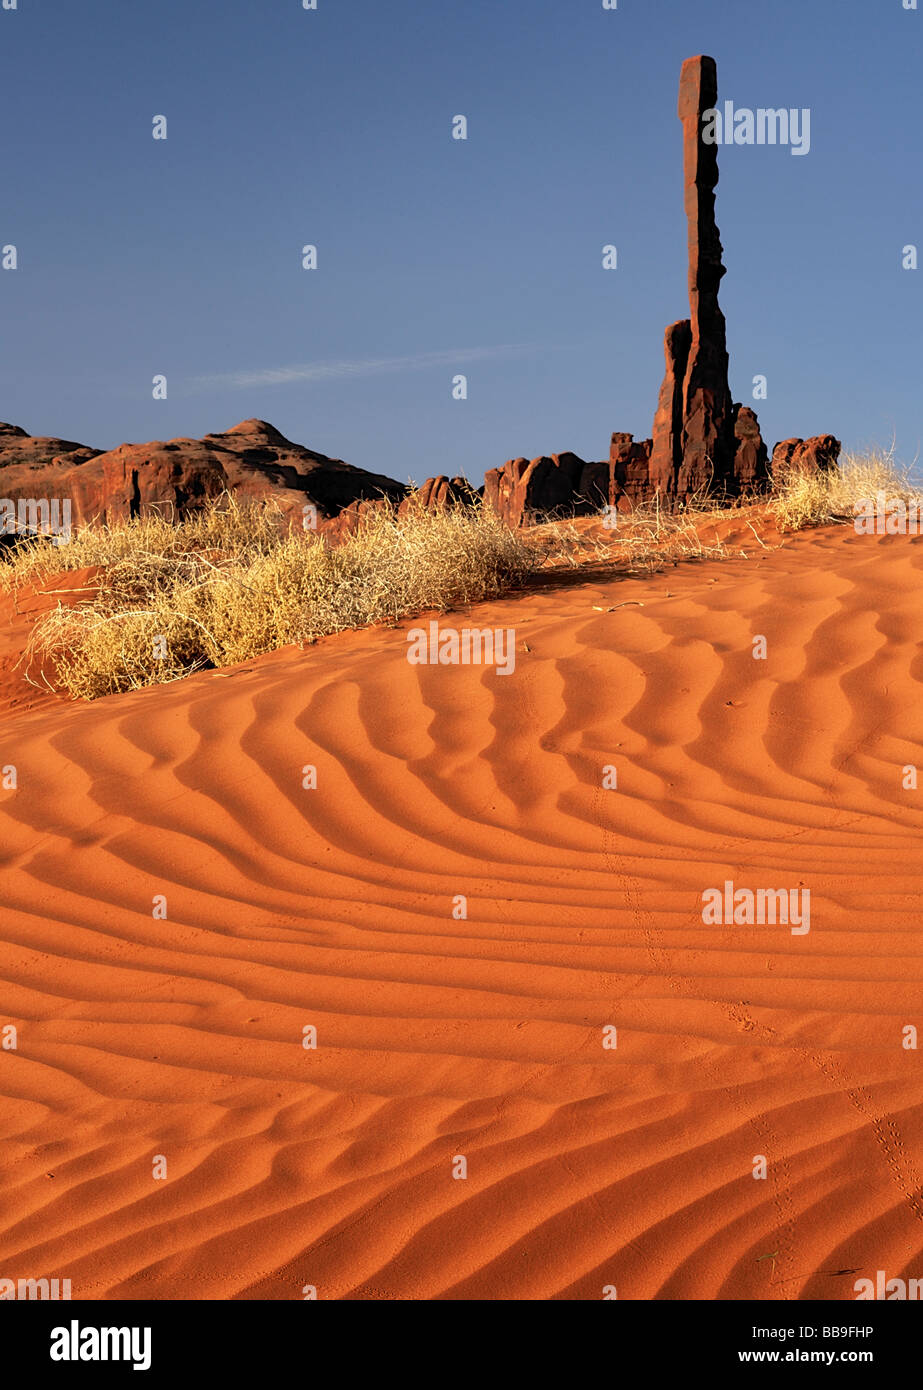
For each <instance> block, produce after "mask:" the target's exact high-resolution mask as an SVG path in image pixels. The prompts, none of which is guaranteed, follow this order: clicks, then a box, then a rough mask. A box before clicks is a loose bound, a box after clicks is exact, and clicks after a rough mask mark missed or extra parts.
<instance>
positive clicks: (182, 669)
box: [3, 496, 546, 699]
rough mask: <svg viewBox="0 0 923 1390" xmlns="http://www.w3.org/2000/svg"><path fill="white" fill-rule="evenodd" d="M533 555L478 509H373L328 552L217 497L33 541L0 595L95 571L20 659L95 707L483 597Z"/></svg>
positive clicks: (526, 571)
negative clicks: (82, 594)
mask: <svg viewBox="0 0 923 1390" xmlns="http://www.w3.org/2000/svg"><path fill="white" fill-rule="evenodd" d="M545 558H546V556H545V553H544V552H543V551H542V550H541V549H540V548H539V547H537V546H536V545H535V544H534V543H532V542H530V541H529V539H527V537H526V536H525V535H523V534H522V533H519V532H514V531H511V530H510V529H509V528H508V527H507V526H506V525H505V524H504V523H503V522H502V521H500V519H499V518H498V517H496V516H494V514H493V513H492V512H491V511H489V510H488V509H485V508H480V507H466V506H458V507H448V508H446V509H444V510H437V511H435V512H430V511H427V510H425V509H424V508H423V507H422V506H420V505H414V503H413V500H412V499H411V504H410V506H405V508H404V510H403V511H401V512H400V513H399V512H398V510H397V508H396V507H394V506H393V505H391V504H388V503H385V502H383V503H382V504H380V506H378V507H376V508H375V509H372V510H370V511H369V512H368V514H367V515H366V516H364V517H363V518H362V519H361V520H360V522H359V524H358V527H357V529H356V531H355V532H354V533H353V534H352V535H350V536H349V537H347V538H346V539H345V540H344V541H343V542H342V543H341V544H340V545H338V546H336V547H333V548H331V547H330V546H329V545H328V544H327V543H326V541H325V540H324V538H323V537H322V536H318V535H315V534H314V533H312V532H307V531H303V530H289V529H287V528H286V526H285V525H284V524H283V520H282V518H281V516H280V514H279V512H278V509H277V508H276V507H275V506H274V504H273V503H271V502H270V503H267V504H262V503H258V502H250V503H239V502H237V501H236V500H235V499H234V498H232V497H227V496H225V497H222V498H219V499H217V500H216V501H215V502H213V503H211V504H210V505H209V506H208V507H207V508H206V509H205V510H204V511H203V512H200V513H198V514H195V515H193V516H192V517H190V518H189V519H188V520H182V521H178V522H171V521H169V520H166V519H164V518H161V517H157V516H152V517H143V518H136V519H134V520H131V521H125V522H119V523H115V524H113V525H111V526H102V527H86V528H83V529H81V530H80V531H78V532H77V533H76V535H75V536H74V537H73V538H72V540H71V542H70V544H69V545H67V546H61V547H53V546H49V545H48V544H47V542H45V541H42V540H41V539H37V540H35V541H27V542H25V543H23V544H22V545H20V546H19V547H17V548H16V552H15V554H14V556H13V558H12V560H11V561H10V562H9V563H8V565H7V566H5V567H4V573H3V583H4V584H5V585H6V586H7V587H11V586H16V585H22V584H25V583H36V582H38V581H40V580H41V579H42V577H43V576H47V575H50V574H52V573H60V572H61V571H63V570H68V569H69V570H73V569H83V568H93V569H94V570H95V571H96V572H97V579H96V581H95V583H96V587H95V589H94V590H93V591H92V592H91V596H90V597H89V598H88V599H87V600H86V601H82V602H78V603H76V604H75V605H73V606H71V607H65V606H63V605H61V604H59V605H58V607H57V608H56V609H54V610H53V611H51V612H50V613H49V614H48V615H47V616H46V617H45V618H43V619H41V620H40V621H39V622H38V623H37V625H36V627H35V629H34V630H33V634H32V639H31V642H30V648H29V654H28V655H29V658H30V660H33V659H35V658H37V659H38V660H39V662H40V663H41V665H42V666H43V667H45V668H47V667H49V666H50V668H51V670H52V671H53V673H54V676H55V679H56V681H57V683H58V685H59V686H61V687H63V689H64V690H66V691H67V692H68V694H70V695H71V696H73V697H74V698H83V699H95V698H97V697H98V696H101V695H110V694H116V693H118V692H121V691H125V690H134V689H137V688H139V687H142V686H147V685H157V684H162V683H164V682H168V681H174V680H178V679H180V678H181V677H183V676H186V675H189V674H191V673H192V672H193V671H197V670H201V669H203V668H207V667H220V666H230V665H233V664H235V663H236V662H240V661H246V660H248V659H250V658H251V657H255V656H259V655H261V654H262V653H264V652H269V651H275V650H277V649H278V648H280V647H284V646H288V645H289V644H292V643H299V644H300V643H306V642H312V641H314V640H316V639H317V638H318V637H323V636H327V635H329V634H331V633H335V632H341V631H343V630H345V629H347V628H357V627H363V626H365V625H367V624H369V623H377V622H383V621H396V620H397V619H399V618H401V617H403V616H405V615H407V614H411V613H415V612H418V611H420V610H422V609H427V608H434V609H443V610H444V609H446V608H451V607H453V606H455V605H457V604H465V603H473V602H476V601H477V600H479V599H486V598H493V597H496V596H497V595H499V594H501V593H503V592H505V591H506V590H508V589H510V588H512V587H514V586H516V585H517V584H519V583H521V582H522V581H523V580H524V579H525V578H526V577H527V576H528V575H530V574H532V573H534V572H535V571H536V570H537V569H539V568H540V567H541V566H542V564H543V563H544V561H545Z"/></svg>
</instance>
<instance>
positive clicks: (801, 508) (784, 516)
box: [770, 445, 923, 531]
mask: <svg viewBox="0 0 923 1390" xmlns="http://www.w3.org/2000/svg"><path fill="white" fill-rule="evenodd" d="M772 483H773V492H774V494H775V495H774V496H773V498H772V500H771V502H770V507H771V509H772V512H773V514H774V516H775V519H776V524H777V525H778V527H779V530H780V531H800V530H802V529H803V528H804V527H806V526H822V525H824V524H825V523H827V522H833V521H838V522H844V521H850V522H851V521H852V520H853V519H854V517H855V515H856V507H857V504H860V503H863V502H868V501H869V500H870V499H874V498H875V497H876V495H877V494H878V493H879V492H882V493H884V494H885V496H886V497H888V498H902V499H903V500H904V501H905V502H907V501H911V500H914V499H916V500H917V501H920V500H923V493H921V491H920V489H919V488H918V487H917V486H915V485H914V484H913V483H911V481H910V478H909V470H908V469H906V468H903V467H901V466H900V465H899V464H897V463H896V462H895V459H894V447H893V445H892V447H891V448H890V449H887V450H886V449H872V450H870V451H869V452H868V453H866V454H847V455H846V456H845V457H844V458H843V459H842V460H841V462H840V465H839V468H834V469H831V470H830V471H829V472H823V471H821V472H817V473H810V474H805V473H800V472H799V471H798V470H797V469H794V470H792V469H788V470H786V471H784V472H782V473H780V474H778V475H776V476H775V477H773V480H772Z"/></svg>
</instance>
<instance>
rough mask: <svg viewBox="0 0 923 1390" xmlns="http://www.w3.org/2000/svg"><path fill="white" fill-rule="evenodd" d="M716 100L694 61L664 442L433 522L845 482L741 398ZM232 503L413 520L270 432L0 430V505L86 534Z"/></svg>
mask: <svg viewBox="0 0 923 1390" xmlns="http://www.w3.org/2000/svg"><path fill="white" fill-rule="evenodd" d="M717 100H718V75H717V68H716V65H715V60H714V59H713V58H708V57H704V56H700V57H697V58H687V59H686V61H685V62H684V63H683V67H682V72H681V74H680V83H679V119H680V121H681V122H682V126H683V177H684V199H685V209H686V221H687V228H688V244H689V318H688V319H680V320H678V321H677V322H676V323H673V324H671V325H670V326H669V328H667V330H666V332H665V334H664V357H665V371H664V378H663V383H662V385H661V388H660V396H659V398H658V401H657V409H656V412H655V415H654V424H653V430H652V437H651V438H650V439H645V440H641V441H639V442H636V441H635V439H634V437H633V435H631V434H624V433H619V432H616V433H614V434H613V435H612V439H611V443H610V446H609V458H608V460H605V461H604V462H600V463H593V462H587V461H586V460H584V459H581V458H579V457H578V456H577V455H576V454H572V453H561V454H551V455H543V456H542V457H540V458H534V459H531V460H529V459H526V458H514V459H510V460H509V461H508V462H507V463H505V464H504V465H503V467H502V468H491V469H489V470H488V471H487V473H486V474H485V477H484V486H483V487H482V488H479V489H475V488H473V487H472V486H471V485H470V484H469V483H468V482H467V481H466V479H464V478H446V477H444V476H442V475H440V476H437V477H434V478H429V479H427V481H426V482H425V483H424V484H423V486H422V488H421V489H420V490H419V493H418V501H419V502H420V503H422V504H423V505H424V506H425V507H428V508H435V507H439V506H444V505H446V504H447V503H451V502H456V501H474V500H475V499H477V498H479V497H483V499H484V500H485V501H486V502H487V503H488V504H489V505H490V506H491V507H492V508H493V509H494V511H496V512H497V513H498V515H499V516H501V517H502V518H503V519H504V520H505V521H506V522H507V523H508V524H509V525H510V526H522V525H524V524H527V523H529V522H533V521H537V520H540V519H542V518H544V517H546V516H549V515H574V514H576V515H581V514H583V515H589V514H592V513H594V512H598V511H600V509H601V508H602V507H603V506H604V505H609V506H614V507H617V508H619V509H621V510H627V509H629V508H631V507H632V506H635V505H636V504H638V503H641V502H646V501H649V500H652V499H653V498H654V497H656V496H658V495H659V497H660V499H661V501H662V503H663V505H664V506H666V507H677V506H682V505H683V504H684V503H686V502H688V501H689V499H690V498H691V497H693V496H694V495H695V494H696V493H698V492H701V491H702V490H704V489H705V488H709V489H711V490H712V491H714V492H716V493H717V494H719V495H723V496H726V497H728V498H735V497H745V496H748V495H756V494H758V493H760V492H763V491H765V490H766V489H767V487H768V485H769V480H770V475H771V472H772V470H773V469H775V468H777V467H780V466H785V467H788V468H796V469H800V470H802V471H806V472H809V471H814V470H817V469H829V468H835V467H836V465H837V459H838V457H839V452H840V443H839V441H838V440H836V439H834V437H833V436H832V435H829V434H826V435H817V436H815V437H814V438H812V439H808V440H802V439H786V440H784V441H783V442H782V443H780V444H777V445H776V447H775V449H774V451H773V457H772V464H771V465H770V463H769V459H768V454H767V450H766V446H765V444H764V443H763V439H762V436H761V434H760V427H759V421H758V420H757V417H756V414H755V412H754V411H753V410H751V409H750V408H749V407H748V406H744V405H740V404H735V403H734V402H733V400H732V397H731V390H730V386H729V384H728V352H727V342H726V335H725V320H724V315H723V314H722V312H721V308H720V305H719V303H718V287H719V285H720V283H721V278H722V276H723V275H724V274H725V267H724V264H723V261H722V246H721V238H720V236H719V233H718V226H717V223H716V221H715V188H716V186H717V183H718V147H717V145H710V144H706V143H705V142H704V141H703V140H702V138H701V130H702V113H703V112H704V111H706V110H708V109H710V108H712V107H714V106H716V104H717ZM225 490H230V491H232V492H234V493H236V494H238V495H239V496H241V497H244V498H259V497H267V496H271V497H274V498H275V499H276V500H277V501H278V503H279V505H280V507H281V509H282V511H283V513H285V514H286V515H287V516H288V517H289V518H290V520H291V521H292V523H293V524H297V525H301V524H302V520H303V515H304V512H303V509H304V507H305V505H306V504H312V505H313V506H314V507H315V508H316V510H317V519H318V529H319V530H320V531H322V532H323V533H325V534H326V535H327V536H328V538H329V539H331V540H335V539H337V538H338V537H341V536H343V535H346V534H348V533H349V532H350V531H351V530H352V529H353V528H354V527H355V525H356V522H357V520H358V518H359V517H360V516H361V515H362V513H363V511H364V510H366V509H367V508H369V507H372V506H375V505H376V503H377V502H378V501H379V500H380V499H381V498H387V499H389V500H391V501H393V502H396V503H398V505H401V506H407V505H409V496H410V490H409V489H408V488H407V487H406V486H404V485H403V484H401V483H397V482H395V481H394V480H393V479H392V478H388V477H385V476H384V475H383V474H378V473H370V472H366V471H365V470H364V469H361V468H353V467H351V466H350V465H349V464H348V463H344V462H343V461H342V459H332V458H328V457H327V456H326V455H325V454H319V453H316V452H315V451H314V450H312V449H307V448H305V447H304V446H302V445H300V444H295V443H293V442H292V441H291V440H290V439H286V438H285V436H284V435H283V434H280V433H279V431H278V430H277V429H275V428H274V427H273V426H272V425H270V424H267V422H266V421H265V420H244V421H242V422H241V423H240V424H239V425H235V426H234V427H233V428H232V429H230V430H227V431H226V432H225V433H224V434H207V435H205V437H204V438H203V439H171V440H168V441H162V440H155V441H153V442H152V443H149V444H120V445H119V446H118V448H116V449H112V450H110V451H109V452H107V453H102V452H100V451H99V450H96V449H90V448H87V447H86V446H85V445H82V444H75V443H72V442H70V441H68V440H62V439H50V438H37V437H32V436H30V435H28V434H26V432H25V431H24V430H22V429H19V428H17V427H16V426H15V425H4V424H0V495H2V496H3V497H4V498H10V499H11V500H13V501H16V500H18V499H19V498H27V497H31V498H41V497H47V498H49V499H50V498H54V497H57V498H61V499H64V498H70V499H71V504H72V515H73V521H74V523H76V524H80V523H83V522H88V521H92V520H101V521H114V520H117V519H120V518H127V517H131V516H136V515H143V514H145V513H146V512H148V511H149V510H150V509H151V508H153V507H158V508H163V507H169V508H171V509H172V510H173V511H174V512H175V513H177V514H179V515H183V514H184V513H186V512H187V511H189V510H190V509H194V508H195V507H197V506H200V505H201V504H202V503H203V502H204V501H205V500H207V499H208V498H210V497H214V496H216V495H217V494H219V493H221V492H223V491H225Z"/></svg>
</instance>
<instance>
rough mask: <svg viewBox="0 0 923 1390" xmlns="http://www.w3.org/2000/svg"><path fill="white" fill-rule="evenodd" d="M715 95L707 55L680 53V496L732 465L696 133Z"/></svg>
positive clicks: (728, 473)
mask: <svg viewBox="0 0 923 1390" xmlns="http://www.w3.org/2000/svg"><path fill="white" fill-rule="evenodd" d="M717 101H718V69H717V67H716V65H715V60H714V58H705V57H699V58H687V59H686V61H685V62H684V63H683V67H682V72H681V73H680V79H679V118H680V120H681V121H682V123H683V176H684V181H685V206H686V220H687V224H688V234H689V307H690V310H691V313H690V324H691V328H692V342H691V344H690V347H689V359H688V362H687V366H686V375H685V377H684V379H683V452H682V458H681V460H680V463H679V467H678V471H677V477H676V491H677V493H678V495H679V496H680V497H682V496H688V495H689V494H690V493H693V492H697V491H698V490H699V489H700V488H702V487H706V486H709V485H711V486H713V487H715V488H716V489H722V488H725V487H728V485H729V484H730V482H731V479H732V474H733V467H734V444H733V422H732V403H731V391H730V387H729V385H728V353H727V341H726V332H725V322H724V315H723V314H722V312H721V309H720V307H719V304H718V286H719V285H720V283H721V277H722V276H723V275H724V273H725V272H724V265H723V264H722V261H721V238H720V236H719V234H718V225H717V223H716V221H715V188H716V186H717V183H718V146H717V145H715V144H711V145H709V144H706V143H705V141H704V140H703V139H702V113H703V112H704V111H708V110H711V109H712V108H713V107H714V106H715V105H716V104H717Z"/></svg>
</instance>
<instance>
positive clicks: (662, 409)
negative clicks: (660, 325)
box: [648, 319, 692, 498]
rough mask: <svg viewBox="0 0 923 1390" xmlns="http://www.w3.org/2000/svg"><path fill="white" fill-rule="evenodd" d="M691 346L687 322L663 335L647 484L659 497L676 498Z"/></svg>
mask: <svg viewBox="0 0 923 1390" xmlns="http://www.w3.org/2000/svg"><path fill="white" fill-rule="evenodd" d="M691 347H692V324H691V323H690V321H689V319H680V320H679V322H678V323H671V324H670V327H669V328H668V329H667V330H666V332H665V333H664V335H663V354H664V360H665V371H664V377H663V384H662V385H661V387H660V396H659V399H658V401H657V411H656V414H655V415H654V428H653V440H652V444H651V465H650V475H649V479H648V482H649V485H650V488H651V490H652V491H653V492H659V493H660V494H661V496H662V497H665V498H668V497H674V496H675V495H676V488H677V479H678V477H679V470H680V466H681V464H682V459H683V449H684V447H685V443H684V440H685V394H684V393H685V382H686V371H687V368H688V366H689V352H690V349H691Z"/></svg>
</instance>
